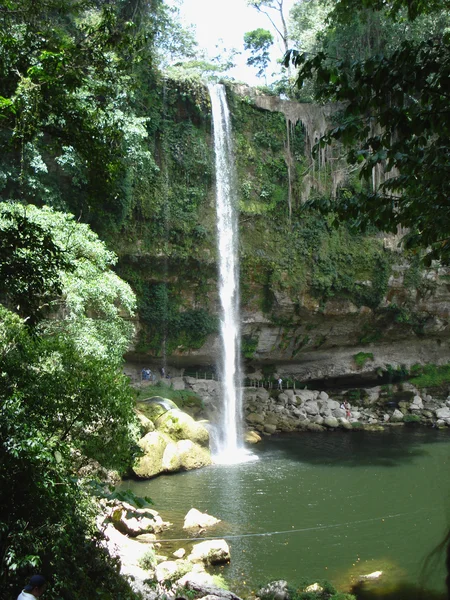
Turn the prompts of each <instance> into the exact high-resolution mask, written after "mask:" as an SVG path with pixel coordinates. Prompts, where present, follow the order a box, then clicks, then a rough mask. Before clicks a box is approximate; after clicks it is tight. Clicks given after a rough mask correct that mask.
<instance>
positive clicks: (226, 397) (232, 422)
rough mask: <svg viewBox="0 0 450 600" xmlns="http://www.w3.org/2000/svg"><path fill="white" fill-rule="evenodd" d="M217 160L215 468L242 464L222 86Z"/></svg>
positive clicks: (231, 197)
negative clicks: (218, 413) (218, 414)
mask: <svg viewBox="0 0 450 600" xmlns="http://www.w3.org/2000/svg"><path fill="white" fill-rule="evenodd" d="M208 89H209V94H210V97H211V104H212V117H213V134H214V151H215V160H216V169H215V170H216V211H217V244H218V260H219V294H220V303H221V310H222V314H221V341H222V361H221V376H222V389H223V405H224V410H223V416H222V423H221V428H220V431H219V439H218V441H217V456H215V461H216V462H219V463H227V464H229V463H233V462H242V461H243V460H245V456H246V452H245V450H244V448H243V443H242V389H241V385H242V383H241V367H240V327H239V269H238V226H237V211H236V202H237V194H236V185H235V168H234V157H233V151H232V141H231V122H230V113H229V110H228V106H227V101H226V96H225V88H224V86H223V85H220V84H215V85H209V86H208Z"/></svg>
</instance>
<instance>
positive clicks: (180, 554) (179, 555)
mask: <svg viewBox="0 0 450 600" xmlns="http://www.w3.org/2000/svg"><path fill="white" fill-rule="evenodd" d="M185 554H186V550H185V549H184V548H178V550H175V552H174V553H173V555H174V556H175V558H183V556H184V555H185Z"/></svg>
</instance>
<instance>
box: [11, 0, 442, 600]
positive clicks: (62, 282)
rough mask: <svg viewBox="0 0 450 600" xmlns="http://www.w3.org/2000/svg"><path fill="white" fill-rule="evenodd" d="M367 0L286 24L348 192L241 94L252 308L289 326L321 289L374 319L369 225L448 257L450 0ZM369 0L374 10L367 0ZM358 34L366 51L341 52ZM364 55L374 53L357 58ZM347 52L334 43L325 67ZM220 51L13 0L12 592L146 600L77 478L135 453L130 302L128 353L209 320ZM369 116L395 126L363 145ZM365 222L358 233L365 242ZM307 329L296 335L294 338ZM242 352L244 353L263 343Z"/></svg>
mask: <svg viewBox="0 0 450 600" xmlns="http://www.w3.org/2000/svg"><path fill="white" fill-rule="evenodd" d="M253 4H255V5H258V6H255V7H256V8H258V7H259V8H260V9H261V8H262V9H263V10H266V8H268V5H269V4H273V6H275V8H276V7H277V6H278V8H282V2H281V3H279V2H277V3H270V2H254V3H253ZM356 4H357V6H356V8H358V9H359V8H360V7H361V6H363V9H362V10H356V8H355V6H354V3H353V2H351V1H350V0H348V1H347V2H344V0H341V1H340V2H337V3H333V6H334V5H335V9H336V10H335V11H334V12H333V11H331V12H330V10H329V4H328V3H327V2H325V1H321V0H311V2H308V3H303V2H298V3H297V4H296V6H295V7H294V11H293V13H292V15H291V30H290V32H288V34H286V36H285V39H286V40H287V39H289V40H290V41H291V43H293V44H297V45H298V48H300V49H302V44H304V43H305V44H306V43H307V44H308V46H307V47H306V48H305V49H306V50H307V52H308V53H307V54H303V53H302V52H301V51H298V52H297V53H294V54H292V57H291V58H293V59H294V63H295V65H296V66H297V67H298V68H300V73H299V75H300V81H302V82H304V84H302V87H301V88H300V89H299V90H297V91H295V95H296V97H298V98H302V99H303V100H305V99H306V100H309V101H310V100H312V99H313V98H318V99H327V100H328V99H332V100H338V101H341V102H345V103H347V104H346V106H347V108H346V109H345V111H344V113H343V115H342V116H341V121H340V123H339V124H338V126H337V127H336V129H335V130H334V131H333V132H332V134H330V136H329V137H330V139H331V138H336V139H339V141H341V142H347V141H348V142H349V144H350V153H349V161H350V162H351V161H354V162H356V167H358V169H359V168H361V172H362V174H363V179H362V180H359V179H358V177H357V175H358V172H359V170H358V169H355V170H354V171H352V172H351V173H350V176H349V178H348V180H347V182H346V185H345V186H343V187H342V188H341V192H340V193H339V194H338V195H337V197H336V201H334V200H332V201H330V197H331V196H330V190H331V188H332V186H331V173H330V172H329V171H327V170H326V169H325V170H324V171H322V172H321V173H320V174H318V170H317V165H318V163H317V160H316V161H312V162H311V161H309V159H308V158H307V157H305V154H304V144H303V142H304V136H305V131H304V129H303V127H302V126H301V124H297V125H296V126H295V127H294V128H293V129H292V131H290V135H291V138H290V146H289V153H288V151H287V140H286V135H287V134H286V121H285V119H284V118H283V117H282V116H281V115H280V114H275V113H266V112H263V111H261V110H258V109H256V108H255V106H253V104H252V101H251V99H249V98H242V97H237V96H236V94H234V93H233V90H232V86H231V85H228V86H227V93H228V97H229V102H230V105H231V107H232V113H233V126H234V130H235V148H236V155H237V163H238V166H239V169H238V171H239V173H238V175H239V185H240V232H241V248H240V253H241V258H242V268H241V279H242V284H241V288H242V293H243V302H244V303H246V306H247V307H248V308H249V309H252V308H255V309H256V310H261V311H263V313H264V314H265V315H267V316H268V317H269V318H271V319H272V321H273V322H274V323H275V324H279V325H280V326H283V325H286V326H290V325H292V323H285V322H284V321H283V315H282V314H280V313H279V312H277V310H278V307H277V302H276V297H277V294H280V293H283V294H287V295H288V296H289V297H290V298H291V299H292V300H295V299H296V298H297V299H298V298H299V297H300V296H301V295H302V293H303V292H305V291H308V293H311V294H312V295H313V296H314V297H315V298H316V299H318V302H319V303H320V306H322V305H323V304H324V303H325V302H326V301H327V300H328V299H331V298H333V297H339V298H346V299H350V300H351V301H352V302H353V303H354V304H355V305H357V306H363V305H364V306H368V307H370V308H371V309H373V310H376V309H377V307H378V306H379V305H380V303H381V300H382V298H383V295H384V293H385V290H386V286H387V281H388V277H389V269H390V265H391V262H392V260H393V258H392V256H391V255H390V253H389V252H386V251H385V250H384V249H383V247H382V243H381V241H380V239H379V229H382V230H386V231H394V230H396V228H397V225H398V224H402V225H403V226H409V227H410V229H411V234H410V239H411V244H412V246H413V247H432V249H433V251H432V253H431V256H432V257H439V256H440V257H441V258H444V259H445V258H446V256H447V255H446V253H447V249H448V242H447V238H446V237H445V235H448V230H449V227H448V218H449V213H448V210H449V209H448V206H449V203H448V189H447V186H448V181H449V178H448V173H447V171H448V164H447V163H448V160H447V159H448V119H447V118H446V108H445V101H446V94H445V88H444V83H443V82H444V79H445V77H446V76H447V75H448V72H447V71H448V56H447V54H448V35H447V33H446V30H445V27H446V26H447V25H446V24H447V20H446V19H447V8H448V6H447V5H448V3H447V2H445V1H443V0H442V1H438V0H436V1H435V2H428V3H426V4H425V3H423V2H414V3H407V2H406V1H405V2H402V1H401V0H394V1H393V2H392V3H390V4H389V5H388V6H387V8H386V3H385V2H382V3H381V2H380V3H378V2H375V0H373V2H371V1H370V0H365V1H364V2H363V3H360V2H357V3H356ZM378 4H382V5H383V7H384V8H383V11H381V12H380V10H376V11H374V10H373V9H374V8H375V9H379V8H380V6H378ZM346 6H347V7H349V8H351V9H352V12H351V16H349V13H348V12H346V11H345V10H344V9H345V7H346ZM316 9H317V12H314V11H315V10H316ZM308 11H309V12H308ZM280 16H282V17H283V22H285V15H284V14H283V15H280ZM326 19H327V21H326V22H325V20H326ZM417 23H423V24H424V25H423V26H420V27H418V26H417ZM425 24H427V26H426V27H425ZM399 30H402V31H403V34H402V35H399ZM355 31H357V32H358V35H359V38H358V39H360V40H361V43H360V44H355V43H354V42H353V41H352V42H351V43H350V41H351V40H354V39H355V37H354V35H355ZM424 32H428V33H429V34H430V37H429V39H427V38H426V37H425V33H424ZM282 33H283V35H284V34H285V33H286V32H285V30H284V29H283V31H282ZM304 40H306V41H304ZM260 41H261V39H260V40H259V41H258V40H256V42H257V44H256V45H255V43H254V42H255V40H253V39H249V43H251V44H252V47H253V48H256V50H258V47H259V50H262V51H263V52H264V46H265V44H267V43H268V42H269V41H270V37H269V36H267V34H264V39H263V40H262V42H263V43H262V45H259V46H258V47H257V45H258V44H259V43H260ZM355 48H361V52H362V53H361V54H358V55H356V56H355V55H353V54H352V51H353V50H354V49H355ZM337 49H339V51H342V53H343V54H342V55H339V56H334V55H333V53H335V52H336V51H337ZM374 52H376V54H375V55H374V54H373V53H374ZM446 53H447V54H446ZM213 58H214V57H213ZM262 58H263V62H262V63H259V64H258V68H259V66H260V65H261V67H263V66H264V64H265V62H264V55H262ZM230 61H232V57H222V59H221V61H220V60H219V62H217V61H215V60H210V59H209V58H208V57H205V56H202V55H199V54H198V53H197V50H196V44H195V40H194V38H193V35H192V32H191V31H190V30H186V29H184V28H183V27H182V26H181V25H180V24H179V22H178V21H177V19H176V13H174V12H173V10H172V9H169V8H168V6H167V5H166V4H165V3H164V2H163V1H162V0H112V1H111V0H108V1H107V0H3V1H2V2H1V3H0V81H1V84H0V85H1V87H0V199H1V201H2V203H1V204H0V233H1V236H0V372H1V377H0V403H1V404H0V444H1V453H0V485H1V494H0V583H1V586H0V589H1V592H0V593H1V594H2V595H3V596H5V597H11V596H14V594H17V593H18V591H19V590H20V588H21V587H22V586H23V584H24V582H25V581H26V579H27V576H28V575H29V574H30V573H31V572H34V571H36V570H40V571H42V572H43V573H44V574H48V575H51V586H50V588H49V590H48V591H47V592H46V597H48V598H49V599H52V598H55V599H56V598H64V599H72V598H73V599H77V598H80V597H89V596H90V595H92V590H95V593H96V595H97V596H98V597H99V598H110V597H117V598H132V597H133V593H132V591H131V590H130V589H129V588H128V586H127V585H126V584H125V583H124V582H123V580H122V579H120V577H119V576H118V571H117V565H116V564H115V563H114V561H111V559H110V558H109V557H108V555H107V554H106V553H105V552H104V550H103V549H102V547H101V536H100V535H99V533H98V531H97V529H96V527H95V515H96V508H95V504H94V503H93V501H92V496H91V493H90V492H91V487H90V485H89V482H88V480H87V479H86V478H85V477H84V476H82V472H83V470H82V469H83V467H84V466H85V463H86V462H87V461H88V459H89V461H90V460H95V461H97V462H98V463H99V464H100V465H102V466H103V467H105V468H106V467H107V468H111V469H117V470H118V472H120V473H122V472H124V471H125V470H126V469H127V466H128V465H129V463H130V461H131V460H132V459H133V453H134V451H135V441H136V435H137V429H136V428H135V425H134V417H133V411H132V408H133V398H132V395H131V393H130V390H129V386H128V382H127V381H126V380H125V379H124V377H123V376H122V375H121V374H120V372H121V365H122V356H123V354H124V352H125V350H126V349H127V347H128V344H129V341H130V336H131V335H132V326H131V322H132V319H133V318H134V315H135V311H136V310H137V311H138V312H139V316H140V319H141V325H142V327H141V330H140V337H139V339H138V340H137V348H138V349H139V350H140V351H143V352H152V353H154V354H155V355H156V354H158V352H160V346H161V331H162V329H164V328H165V329H166V331H168V337H167V340H166V342H167V348H168V349H169V351H173V352H175V351H177V352H183V351H185V350H189V349H192V348H196V347H199V346H201V345H202V344H203V342H204V341H205V340H206V338H207V336H208V335H209V334H211V333H212V332H214V331H216V328H217V320H216V316H215V314H214V312H213V311H212V310H211V306H213V305H214V302H215V289H216V286H215V283H216V273H215V253H216V249H215V243H214V235H215V234H214V219H215V216H214V207H213V203H212V184H213V160H212V156H211V145H210V135H211V120H210V105H209V98H208V95H207V92H206V90H205V86H204V85H203V83H202V80H201V77H202V76H205V74H208V76H211V74H213V75H214V76H215V77H216V78H217V77H220V76H222V75H223V73H224V69H226V67H227V65H228V64H230ZM255 64H256V63H255ZM386 81H389V94H388V93H387V91H386V90H387V88H386V85H385V83H386ZM282 83H283V86H284V88H283V89H284V90H285V91H288V87H287V85H286V81H284V82H282ZM279 89H281V88H280V86H278V87H276V86H275V88H274V90H275V91H277V90H278V91H279ZM352 90H357V95H356V96H353V95H352V94H353V92H352ZM269 91H270V90H269ZM292 93H294V92H292ZM357 98H361V100H362V102H359V101H357ZM374 111H376V112H374ZM374 116H376V118H377V122H379V123H380V125H381V126H382V127H383V128H384V129H383V131H381V132H378V133H377V132H374V133H373V135H371V137H370V138H369V141H367V127H368V124H370V123H371V122H372V121H371V119H373V118H374ZM363 134H364V135H363ZM325 142H326V140H325V141H324V143H325ZM288 162H289V166H290V167H292V168H289V169H288ZM378 163H386V166H387V168H390V166H391V165H392V167H395V168H396V169H397V170H398V173H399V175H398V176H397V177H394V178H391V179H389V180H388V181H387V182H386V184H385V186H384V187H381V188H380V189H378V190H377V191H376V192H373V191H371V189H370V186H369V185H368V184H367V183H366V182H365V181H364V176H365V175H369V174H370V173H371V169H372V167H373V166H375V165H376V164H378ZM349 171H351V169H349ZM310 173H313V174H317V176H316V179H315V181H314V185H313V186H312V189H311V199H312V200H314V201H315V204H312V203H307V204H303V203H302V199H301V194H302V189H301V184H302V181H303V178H304V177H305V176H306V175H307V174H310ZM289 186H291V190H292V192H293V196H294V200H293V205H292V211H291V213H290V212H289V210H288V190H289ZM400 190H401V191H402V195H401V197H400V198H397V196H398V195H399V192H400ZM388 192H389V193H388ZM394 193H395V194H396V196H395V202H394V201H393V198H394V196H393V195H392V194H394ZM324 206H325V207H326V210H322V208H323V207H324ZM318 208H319V209H320V210H318ZM433 215H438V217H437V218H436V217H434V218H433ZM348 217H350V220H348ZM336 221H338V227H337V228H336V227H334V225H335V223H336ZM432 225H433V226H432ZM356 226H364V227H365V228H366V234H365V235H362V234H361V233H357V234H355V228H356ZM374 226H375V227H374ZM444 234H445V235H444ZM117 255H118V256H119V259H117ZM418 269H419V267H418V266H417V264H416V263H412V266H411V269H410V271H411V277H410V279H411V285H417V286H418V285H420V277H419V276H418V275H417V273H418ZM119 276H120V278H119ZM367 280H370V281H371V282H372V283H371V286H366V285H364V284H363V283H362V282H364V281H367ZM125 282H128V283H125ZM402 310H403V309H402ZM401 314H402V317H403V318H406V317H405V315H404V313H401ZM392 315H393V318H395V316H397V317H398V313H395V314H394V313H392ZM407 316H408V317H409V316H410V313H409V312H408V314H407ZM311 338H312V336H302V337H301V339H299V341H298V344H297V350H298V351H300V350H301V349H302V348H303V347H304V346H305V345H307V344H308V343H314V342H313V341H312V340H311ZM248 342H249V343H248V344H247V346H246V351H247V353H249V354H251V352H252V348H253V350H254V347H255V345H254V338H253V336H250V337H249V339H248ZM320 343H322V341H320ZM317 344H319V342H318V341H317Z"/></svg>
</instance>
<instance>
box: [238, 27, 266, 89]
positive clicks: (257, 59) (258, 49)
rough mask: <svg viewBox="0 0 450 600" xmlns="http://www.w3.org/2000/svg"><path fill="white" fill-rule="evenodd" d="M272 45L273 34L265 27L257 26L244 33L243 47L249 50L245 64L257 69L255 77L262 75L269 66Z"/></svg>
mask: <svg viewBox="0 0 450 600" xmlns="http://www.w3.org/2000/svg"><path fill="white" fill-rule="evenodd" d="M272 45H273V35H272V34H271V33H270V31H268V30H267V29H262V28H261V27H259V28H258V29H254V30H253V31H247V33H245V34H244V48H245V50H249V51H250V52H251V56H250V57H249V58H248V59H247V64H248V65H249V66H250V67H256V68H257V69H258V72H257V74H256V75H257V77H262V76H263V75H264V73H265V72H266V70H267V67H268V66H269V63H270V54H269V50H270V48H271V46H272Z"/></svg>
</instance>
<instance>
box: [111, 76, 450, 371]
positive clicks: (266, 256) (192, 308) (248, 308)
mask: <svg viewBox="0 0 450 600" xmlns="http://www.w3.org/2000/svg"><path fill="white" fill-rule="evenodd" d="M169 88H170V86H169ZM170 89H171V93H170V94H168V100H167V104H166V106H165V109H164V111H165V115H164V116H165V118H164V119H163V120H162V121H161V123H160V127H159V130H157V131H156V132H155V136H154V139H153V141H152V143H154V144H155V145H156V146H157V147H158V149H159V150H158V152H159V167H160V172H159V176H158V179H157V180H156V181H155V189H153V190H152V192H151V193H152V194H153V197H154V212H153V214H152V213H151V212H149V214H147V215H142V216H141V218H140V219H139V220H138V221H137V222H135V223H133V224H131V225H129V226H128V228H127V229H125V230H124V232H123V236H122V238H121V239H120V240H116V249H117V251H118V253H119V255H120V256H121V260H120V265H119V274H120V275H122V276H123V277H124V278H126V279H127V280H128V281H130V282H131V283H132V285H133V286H134V288H135V290H136V291H137V294H138V297H139V321H138V335H137V338H136V341H135V345H134V347H133V348H132V349H130V353H129V358H131V359H141V358H142V357H144V356H147V357H151V356H152V357H158V356H161V355H162V353H165V354H166V356H167V360H168V362H169V363H172V364H173V365H174V366H177V365H178V366H187V367H188V366H190V365H198V364H211V363H214V362H215V360H216V358H217V355H218V353H219V351H220V344H219V340H218V337H217V312H218V298H217V291H216V289H217V285H216V283H217V282H216V279H217V275H216V252H217V251H216V247H215V209H214V193H213V149H212V144H211V134H210V128H211V124H210V108H209V103H208V98H207V95H206V92H205V91H204V90H203V91H202V90H199V89H196V90H195V93H194V92H192V93H188V92H187V91H186V90H184V95H180V93H179V90H177V88H176V85H175V84H172V88H170ZM227 94H228V101H229V106H230V110H231V113H232V119H233V129H234V147H235V153H236V164H237V170H238V178H239V199H240V200H239V202H240V205H239V209H240V260H241V296H242V333H243V340H242V348H243V353H244V356H245V358H246V368H247V370H248V371H249V372H255V371H256V372H258V371H260V369H261V368H263V369H264V370H265V372H266V373H269V372H275V371H283V372H284V373H286V374H290V375H293V376H296V377H297V378H298V379H302V380H307V379H321V378H329V377H336V376H342V375H348V374H351V373H359V374H360V373H362V372H372V373H374V372H376V371H377V370H378V369H382V370H383V369H386V365H391V366H392V367H393V368H395V367H396V366H399V365H405V366H406V367H409V366H411V365H413V364H415V363H427V362H432V363H437V364H440V363H444V362H449V361H450V345H449V331H450V330H449V327H448V318H449V310H450V293H449V292H450V271H449V270H447V269H444V268H438V267H436V268H433V269H430V270H428V271H423V270H422V269H421V267H420V264H419V261H418V259H417V257H414V256H412V255H411V256H409V255H407V254H405V253H402V252H401V251H399V249H398V246H397V244H398V241H399V240H397V239H394V238H387V237H386V236H385V235H383V234H382V233H380V232H377V231H373V232H370V234H366V235H362V234H356V233H355V232H354V231H353V230H352V229H351V228H350V227H343V226H340V227H338V228H336V227H334V226H333V222H332V217H326V218H325V217H323V216H321V215H320V214H319V213H318V212H317V211H316V210H314V209H313V208H309V207H308V206H307V205H305V200H306V198H307V197H308V198H315V199H318V200H319V201H320V200H321V199H326V198H327V197H329V196H330V195H334V194H336V193H339V194H341V195H343V197H344V198H345V194H352V193H353V192H354V191H355V190H357V189H358V186H359V185H360V183H359V181H358V180H357V178H355V176H354V175H352V174H351V173H349V170H348V168H347V167H346V165H344V164H342V162H341V161H340V159H339V157H338V154H337V152H336V150H329V149H328V150H326V151H325V150H323V151H321V152H320V153H319V155H318V156H315V157H314V156H312V153H311V149H312V146H313V145H314V143H315V141H316V140H317V139H318V137H319V136H320V135H321V134H322V133H323V132H324V131H325V129H326V127H327V123H328V122H329V120H330V118H332V115H333V114H334V112H335V111H336V110H337V109H338V108H339V107H330V106H328V107H325V108H321V107H316V106H313V105H299V104H297V103H294V102H288V101H283V100H280V99H279V98H276V97H268V96H263V95H260V94H257V93H255V92H254V91H253V90H251V89H250V88H244V87H242V86H235V88H233V89H231V88H229V89H228V90H227ZM338 190H339V191H338ZM360 353H363V354H365V355H367V356H369V355H370V358H367V359H366V360H365V361H364V363H363V364H361V361H358V360H357V359H355V356H357V355H358V354H360Z"/></svg>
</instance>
